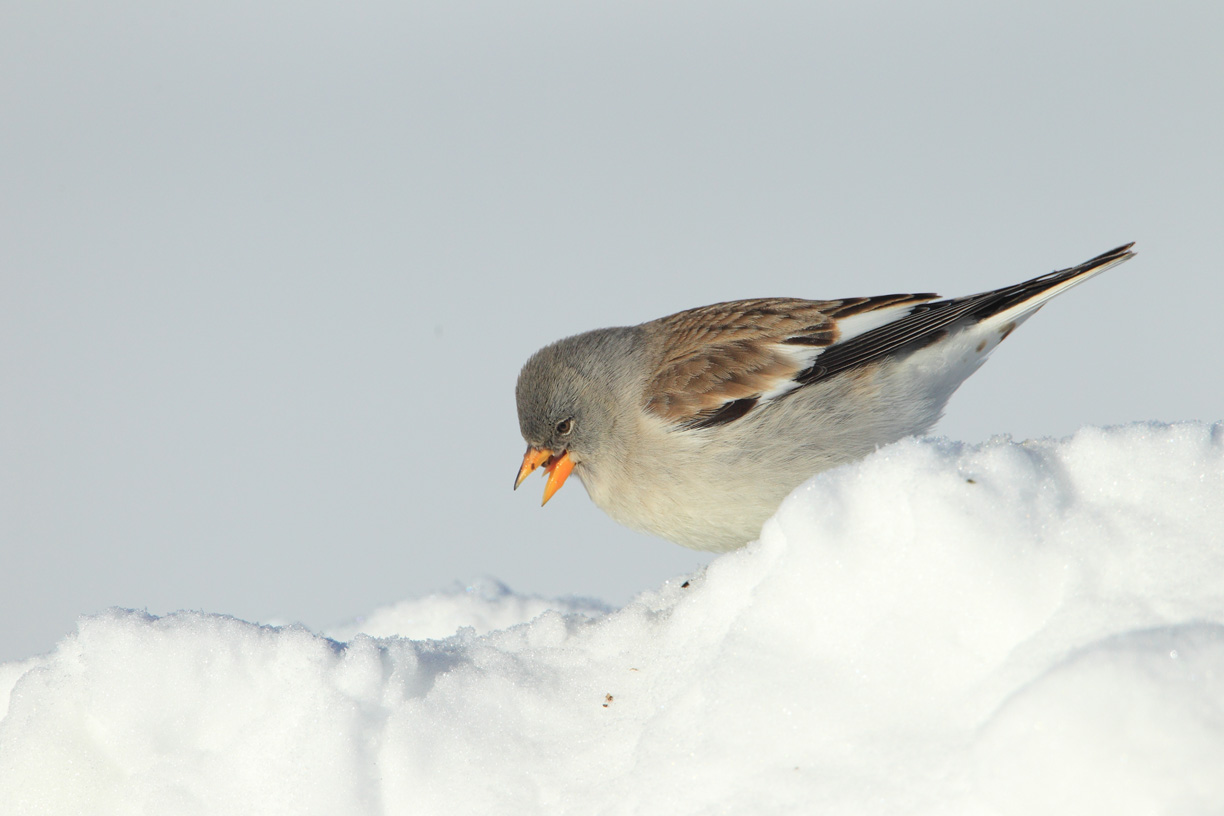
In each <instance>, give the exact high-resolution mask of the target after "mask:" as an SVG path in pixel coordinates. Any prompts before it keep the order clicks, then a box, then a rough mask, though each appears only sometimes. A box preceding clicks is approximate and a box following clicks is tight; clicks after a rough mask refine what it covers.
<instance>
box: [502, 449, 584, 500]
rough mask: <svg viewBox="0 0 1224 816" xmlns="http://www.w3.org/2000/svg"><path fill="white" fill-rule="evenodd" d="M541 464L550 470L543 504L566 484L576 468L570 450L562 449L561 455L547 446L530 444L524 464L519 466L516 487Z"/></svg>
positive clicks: (546, 469)
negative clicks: (541, 446) (538, 446)
mask: <svg viewBox="0 0 1224 816" xmlns="http://www.w3.org/2000/svg"><path fill="white" fill-rule="evenodd" d="M540 465H543V466H544V470H545V471H547V472H548V482H547V484H545V485H544V501H542V502H540V505H541V506H543V505H545V504H548V500H549V499H551V498H552V497H553V494H554V493H556V492H557V491H558V490H560V489H561V485H563V484H565V480H566V479H568V478H569V475H570V473H572V472H573V470H574V460H573V459H571V458H570V455H569V451H562V453H561V455H560V456H557V455H556V454H555V453H553V452H552V451H550V450H548V449H547V448H533V447H531V446H530V445H528V446H527V452H526V453H524V454H523V466H522V467H520V468H519V472H518V476H517V477H516V478H515V480H514V489H515V490H518V486H519V485H521V484H522V483H523V480H524V479H526V478H527V477H528V476H529V475H530V474H531V473H532V471H534V470H535V469H536V468H538V467H539V466H540Z"/></svg>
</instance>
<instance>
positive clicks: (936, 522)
mask: <svg viewBox="0 0 1224 816" xmlns="http://www.w3.org/2000/svg"><path fill="white" fill-rule="evenodd" d="M577 546H580V544H579V545H577ZM660 546H664V545H663V544H660ZM1222 578H1224V425H1214V426H1212V425H1206V424H1201V423H1184V424H1179V425H1156V424H1149V425H1136V426H1129V427H1125V428H1115V429H1085V430H1083V431H1081V432H1080V433H1078V434H1076V435H1075V436H1074V437H1072V438H1070V439H1067V440H1063V441H1040V442H1028V443H1014V442H1011V441H1009V440H1006V439H996V440H992V441H991V442H989V443H986V444H984V445H980V446H968V445H960V444H956V443H951V442H947V441H941V440H934V439H921V440H907V441H903V442H901V443H898V444H896V445H892V446H890V447H888V448H885V449H882V450H881V451H879V452H877V453H876V454H875V455H873V456H871V457H868V458H867V459H865V460H863V461H862V462H859V463H857V464H855V465H852V466H848V467H845V468H841V469H839V470H836V471H832V472H828V473H825V474H821V475H820V476H818V477H816V478H814V479H812V480H811V481H809V482H808V483H807V484H805V485H803V486H802V487H800V488H799V489H798V490H796V491H795V492H794V493H793V494H792V495H791V496H790V497H789V498H788V499H787V500H786V502H785V503H784V504H783V505H782V507H781V508H779V511H778V513H777V514H776V515H775V517H774V518H773V519H771V520H770V521H769V522H768V523H767V524H766V526H765V528H764V530H763V531H762V536H761V540H760V542H758V543H757V544H754V545H752V546H750V547H747V548H745V549H743V550H739V551H736V552H733V553H730V554H728V555H725V556H723V557H721V558H719V559H718V560H717V561H715V562H714V563H713V564H711V566H710V567H709V568H708V569H707V570H706V571H705V572H704V573H703V574H701V575H698V576H694V577H692V578H691V579H690V580H689V581H687V582H681V581H680V580H677V581H673V582H668V583H667V584H665V585H664V586H663V587H661V588H659V589H658V590H656V591H653V592H648V593H645V594H643V595H642V596H641V597H639V598H638V599H637V600H635V601H634V602H633V603H631V604H629V605H628V606H626V607H625V608H623V609H620V610H618V611H615V612H611V613H608V614H605V615H597V616H596V617H588V615H589V614H590V613H592V612H594V611H596V610H593V609H591V608H581V609H577V610H576V611H579V612H582V613H583V614H563V613H562V612H559V611H555V610H552V611H543V612H542V613H541V614H539V616H538V617H535V619H534V620H531V621H530V622H529V623H525V624H519V625H514V626H511V627H509V628H504V629H494V630H491V631H488V632H486V633H484V634H479V633H478V632H477V631H476V630H475V629H474V628H464V629H461V630H460V631H459V632H458V633H457V634H455V635H454V636H452V637H449V638H446V639H444V640H409V639H405V638H396V637H388V638H384V639H375V638H372V637H370V636H368V635H355V636H353V637H352V639H351V640H349V641H348V642H347V643H341V642H338V641H335V640H331V639H328V638H324V637H320V636H318V635H315V634H312V633H311V632H308V631H306V630H304V629H300V628H293V627H286V628H276V627H268V626H259V625H256V624H251V623H246V622H243V621H239V620H235V619H233V618H228V617H224V616H218V615H207V614H202V613H178V614H174V615H168V616H165V617H161V618H156V617H151V616H149V615H146V614H142V613H136V612H130V611H113V612H111V613H108V614H105V615H100V616H97V617H91V618H85V619H83V620H82V621H81V623H80V627H79V631H78V632H77V633H76V634H75V635H72V636H70V637H67V638H65V639H64V640H63V641H62V642H61V643H60V644H59V646H58V648H57V649H56V650H55V651H54V652H53V653H52V654H50V655H46V656H44V657H39V658H34V659H31V660H27V661H23V662H21V663H16V664H9V665H7V666H3V667H0V706H3V703H4V697H3V693H4V690H6V689H8V688H9V687H11V698H10V699H9V703H8V707H7V715H6V716H5V717H4V718H3V720H0V812H2V813H4V814H14V815H15V814H35V813H36V814H61V813H62V814H68V813H85V812H88V813H91V814H107V813H133V812H147V813H166V814H209V815H210V816H214V815H215V814H228V813H235V814H236V813H261V814H279V813H295V814H350V813H351V814H365V813H369V814H407V813H413V814H416V813H539V812H556V813H626V814H628V813H680V814H683V813H709V812H720V813H722V812H727V813H750V814H769V813H788V814H789V813H800V812H802V813H812V812H821V813H825V812H829V813H854V814H873V813H880V814H895V813H974V814H989V813H1000V814H1032V813H1036V812H1041V813H1069V814H1071V813H1073V814H1083V813H1089V812H1093V813H1111V814H1128V813H1150V812H1177V813H1208V812H1220V811H1221V810H1222V809H1224V774H1222V773H1220V770H1219V769H1220V768H1221V767H1224V592H1221V591H1220V586H1221V579H1222ZM486 595H488V597H486ZM453 600H454V602H455V603H463V604H468V605H470V606H471V608H470V609H468V610H467V612H465V613H463V614H467V615H468V618H467V619H482V616H485V617H483V619H486V620H488V621H498V620H500V619H501V618H500V617H499V616H500V615H502V612H498V611H497V610H496V607H497V606H498V605H499V604H501V605H503V606H506V605H507V604H510V601H509V600H508V596H507V595H506V594H505V593H501V592H500V591H493V592H491V593H485V594H482V593H471V594H463V595H461V596H460V595H456V596H454V599H453ZM537 600H538V599H537ZM430 604H431V605H433V606H434V607H439V608H440V607H442V606H445V596H439V597H436V598H434V599H433V600H432V601H430ZM482 605H487V606H488V609H487V610H485V612H480V609H479V608H480V607H481V606H482ZM510 605H513V604H510ZM518 609H519V611H520V612H524V611H534V609H535V607H533V606H531V604H530V603H523V604H522V605H520V606H519V607H518ZM473 610H475V611H473ZM435 611H436V610H435ZM503 611H504V610H503ZM473 616H475V617H473ZM409 617H411V616H409ZM520 617H522V615H510V616H509V619H510V620H512V621H514V622H517V620H518V619H519V618H520ZM388 626H389V627H390V629H384V628H382V627H381V626H380V627H377V630H378V631H379V632H380V633H382V632H385V631H390V630H392V629H394V628H395V626H394V624H388ZM340 631H351V630H339V629H338V630H337V632H340ZM3 710H4V709H3V708H0V711H3Z"/></svg>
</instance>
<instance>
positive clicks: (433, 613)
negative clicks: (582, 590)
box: [323, 577, 612, 640]
mask: <svg viewBox="0 0 1224 816" xmlns="http://www.w3.org/2000/svg"><path fill="white" fill-rule="evenodd" d="M548 611H555V612H561V613H563V614H570V615H585V616H586V617H597V616H599V615H605V614H607V613H608V612H611V611H612V607H610V606H608V605H607V604H605V603H603V602H602V601H597V600H595V599H593V598H579V597H573V596H571V597H568V598H542V597H540V596H538V595H519V594H516V593H514V592H512V591H511V590H510V588H509V587H508V586H506V585H505V584H503V583H502V582H501V581H498V580H497V579H496V578H488V577H485V578H480V579H478V580H476V581H473V582H471V583H469V584H463V585H456V586H455V587H453V588H452V589H451V590H450V591H449V592H439V593H437V594H434V595H427V596H426V597H424V598H413V599H410V600H407V601H400V602H399V603H397V604H392V605H390V606H384V607H380V608H378V609H375V610H374V611H373V612H371V613H370V614H368V615H363V616H362V617H360V618H357V619H356V620H352V621H348V622H347V623H342V624H340V625H338V626H332V627H330V628H328V629H326V630H324V632H323V634H325V635H327V636H328V637H329V638H332V639H333V640H352V639H353V638H355V637H356V636H357V635H369V636H370V637H379V638H386V637H406V638H412V639H413V640H426V639H433V640H438V639H441V638H446V637H450V636H451V635H453V634H455V633H456V632H458V631H459V630H460V629H462V628H464V627H471V628H472V629H473V630H474V631H475V633H476V634H478V635H483V634H485V633H486V632H492V631H493V630H494V629H509V628H510V627H511V626H515V625H517V624H520V623H527V622H528V621H531V620H535V619H536V618H538V617H539V616H540V615H542V614H544V613H545V612H548Z"/></svg>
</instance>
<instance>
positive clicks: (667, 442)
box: [514, 244, 1134, 552]
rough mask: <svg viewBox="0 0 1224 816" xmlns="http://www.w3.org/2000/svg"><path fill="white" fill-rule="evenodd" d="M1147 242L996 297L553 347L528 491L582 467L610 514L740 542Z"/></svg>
mask: <svg viewBox="0 0 1224 816" xmlns="http://www.w3.org/2000/svg"><path fill="white" fill-rule="evenodd" d="M1132 246H1133V244H1127V245H1125V246H1121V247H1118V248H1117V249H1114V250H1111V251H1109V252H1106V253H1104V254H1102V255H1098V256H1097V257H1095V258H1093V259H1092V260H1090V261H1086V262H1084V263H1082V264H1080V265H1079V266H1074V267H1071V268H1070V269H1064V270H1061V271H1058V272H1051V273H1049V274H1047V275H1042V276H1040V277H1037V278H1033V279H1032V280H1030V281H1026V282H1025V283H1019V284H1016V285H1015V286H1008V287H1006V288H1004V289H996V290H994V291H992V292H983V293H982V294H978V295H969V296H967V297H960V298H953V299H950V300H940V299H938V298H939V296H938V295H934V294H911V295H881V296H878V297H859V298H848V299H843V300H799V299H795V298H760V299H753V300H737V301H731V302H728V303H716V304H714V305H712V306H703V307H701V308H697V309H690V310H688V311H684V312H679V313H677V314H673V315H670V316H668V317H661V318H659V319H658V320H652V321H650V322H648V323H642V324H641V325H638V326H625V327H620V328H612V329H598V330H596V331H591V332H586V333H585V334H579V335H575V336H574V337H568V338H566V339H564V340H559V341H557V342H556V343H553V344H552V345H549V346H545V347H544V348H542V349H540V350H539V351H537V352H536V353H535V354H534V355H532V356H531V358H530V359H529V360H528V361H527V363H526V365H524V366H523V370H522V371H521V372H520V373H519V378H518V385H517V388H516V392H515V396H516V399H517V402H518V418H519V428H520V429H521V430H522V433H523V438H524V439H525V440H526V441H527V452H526V453H525V454H524V455H523V463H522V467H520V468H519V471H518V475H517V476H516V477H515V480H514V486H515V488H516V489H517V488H518V486H519V485H520V484H522V482H523V480H524V479H525V478H527V476H528V475H529V474H530V473H531V472H532V471H534V470H536V469H537V468H539V467H543V468H544V470H545V472H546V473H547V474H548V481H547V484H546V485H545V488H544V502H545V503H547V502H548V500H549V499H550V498H552V496H553V494H554V493H556V492H557V490H559V489H560V488H561V486H562V485H563V484H565V480H566V479H567V478H568V477H569V475H570V474H571V473H576V474H578V477H579V478H580V479H581V480H582V483H583V485H584V486H585V487H586V490H587V493H588V494H590V497H591V500H592V501H594V502H595V504H596V505H598V506H599V507H600V508H601V509H602V510H603V511H604V512H605V513H607V514H608V515H609V516H611V517H612V518H613V519H615V520H616V521H618V522H620V523H621V524H624V525H626V526H628V527H632V528H634V529H637V530H642V531H644V532H647V533H652V534H654V535H657V536H660V537H662V538H665V539H668V540H670V541H674V542H675V543H677V544H681V545H683V546H685V547H691V548H693V549H697V550H712V551H716V552H725V551H727V550H732V549H735V548H736V547H739V546H741V545H743V544H746V543H748V542H749V541H752V540H753V539H755V538H757V537H758V535H759V533H760V530H761V525H762V524H763V523H764V522H765V520H766V519H767V518H769V516H771V515H772V514H773V512H774V511H775V510H776V509H777V507H778V505H779V504H780V503H781V502H782V500H783V499H784V498H786V495H787V494H788V493H790V491H791V490H793V489H794V488H796V487H797V486H799V485H800V484H801V483H803V482H804V481H806V480H807V479H808V478H809V477H810V476H812V475H813V474H815V473H819V472H820V471H822V470H826V469H828V468H831V467H835V466H837V465H841V464H844V463H846V462H852V461H854V460H856V459H859V458H861V457H863V456H865V455H867V454H868V453H871V452H872V451H873V450H875V449H876V448H877V447H879V446H881V445H886V444H888V443H890V442H895V441H897V440H898V439H901V438H903V437H906V436H910V435H912V434H918V433H922V432H923V431H925V430H927V429H928V428H930V427H931V426H932V425H934V424H935V422H936V421H937V420H938V419H939V417H940V416H941V415H942V414H943V409H944V406H945V405H946V404H947V402H948V399H949V398H950V397H951V396H952V392H954V391H955V390H956V389H957V387H959V386H960V384H961V383H962V382H964V381H965V379H966V378H968V376H969V375H970V374H972V373H973V372H974V371H976V370H977V368H978V366H980V365H981V364H982V363H983V362H984V361H985V360H986V357H987V355H989V354H990V352H991V351H992V350H994V348H995V347H996V346H997V345H998V344H999V343H1000V342H1001V341H1002V340H1003V339H1004V338H1005V337H1007V336H1008V335H1009V334H1011V333H1012V330H1013V329H1015V328H1016V326H1018V325H1019V324H1021V323H1023V322H1024V321H1025V320H1027V319H1028V318H1029V317H1030V316H1031V315H1032V314H1033V313H1034V312H1036V311H1037V310H1038V309H1039V308H1041V306H1042V305H1043V304H1044V303H1045V302H1046V301H1047V300H1049V299H1050V298H1052V297H1054V296H1055V295H1057V294H1059V293H1061V292H1064V291H1066V290H1067V289H1070V288H1071V287H1072V286H1075V285H1077V284H1080V283H1083V282H1084V281H1086V280H1088V279H1089V278H1091V277H1092V276H1094V275H1097V274H1099V273H1101V272H1103V271H1105V270H1106V269H1108V268H1109V267H1111V266H1114V265H1116V264H1119V263H1122V262H1123V261H1126V260H1129V259H1130V258H1132V257H1134V253H1132V252H1131V251H1130V248H1131V247H1132Z"/></svg>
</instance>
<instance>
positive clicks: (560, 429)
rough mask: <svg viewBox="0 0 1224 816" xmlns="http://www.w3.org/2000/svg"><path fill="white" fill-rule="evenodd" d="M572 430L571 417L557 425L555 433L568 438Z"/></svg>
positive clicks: (572, 422) (572, 420)
mask: <svg viewBox="0 0 1224 816" xmlns="http://www.w3.org/2000/svg"><path fill="white" fill-rule="evenodd" d="M572 430H574V418H573V417H568V418H566V419H563V420H561V421H560V422H558V423H557V433H558V434H559V435H561V436H569V435H570V431H572Z"/></svg>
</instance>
